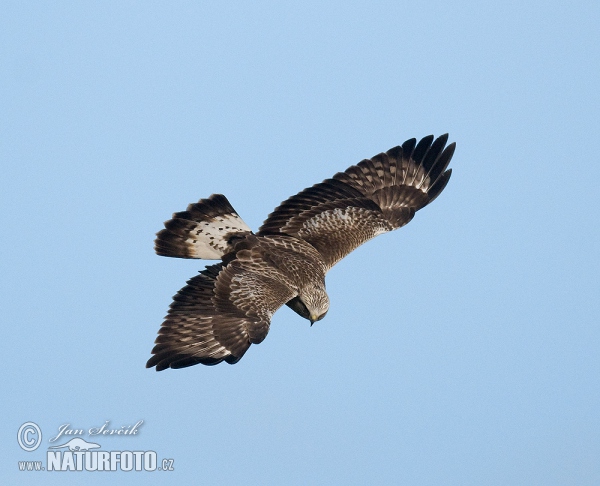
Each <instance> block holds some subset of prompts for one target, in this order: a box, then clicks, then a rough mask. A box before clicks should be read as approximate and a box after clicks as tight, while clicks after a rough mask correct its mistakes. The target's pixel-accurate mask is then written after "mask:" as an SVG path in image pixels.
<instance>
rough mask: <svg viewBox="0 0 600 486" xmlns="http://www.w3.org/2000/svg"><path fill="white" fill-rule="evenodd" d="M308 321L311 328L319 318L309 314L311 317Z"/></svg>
mask: <svg viewBox="0 0 600 486" xmlns="http://www.w3.org/2000/svg"><path fill="white" fill-rule="evenodd" d="M308 320H309V321H310V327H312V325H313V324H314V323H315V322H317V321H318V320H319V316H315V315H312V314H311V316H310V318H309V319H308Z"/></svg>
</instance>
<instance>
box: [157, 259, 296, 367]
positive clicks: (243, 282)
mask: <svg viewBox="0 0 600 486" xmlns="http://www.w3.org/2000/svg"><path fill="white" fill-rule="evenodd" d="M275 277H276V275H274V278H270V277H269V276H268V275H265V274H264V273H256V272H251V271H248V270H247V269H246V268H244V267H243V264H242V262H240V261H239V260H233V261H231V262H229V263H228V264H224V263H218V264H216V265H212V266H209V267H207V268H206V269H205V270H204V271H202V272H201V273H200V275H197V276H196V277H194V278H192V279H190V280H189V281H188V282H187V285H186V286H185V287H184V288H182V289H181V290H180V291H179V292H178V293H177V295H175V297H174V298H173V303H172V304H171V307H170V308H169V312H168V314H167V317H166V318H165V321H164V323H163V324H162V327H161V328H160V330H159V333H158V337H157V338H156V346H154V349H153V350H152V354H153V355H154V356H152V358H150V360H148V363H147V364H146V367H147V368H152V367H153V366H156V371H161V370H163V369H165V368H169V367H171V368H185V367H187V366H192V365H195V364H199V363H202V364H205V365H214V364H217V363H220V362H221V361H226V362H227V363H230V364H234V363H237V362H238V361H239V360H240V359H241V358H242V356H243V355H244V353H245V352H246V351H247V350H248V348H249V347H250V344H258V343H260V342H261V341H262V340H263V339H264V338H265V337H266V335H267V333H268V332H269V324H270V319H271V316H272V315H273V313H274V312H275V311H276V310H277V309H279V307H281V306H282V305H283V304H285V303H286V302H288V301H289V300H290V299H291V298H293V297H294V296H295V295H296V294H295V293H294V292H293V291H292V290H291V289H290V288H289V287H288V286H287V285H285V283H284V282H283V281H281V280H277V279H276V278H275Z"/></svg>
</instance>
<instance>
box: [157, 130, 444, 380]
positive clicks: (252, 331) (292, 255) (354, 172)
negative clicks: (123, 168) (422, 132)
mask: <svg viewBox="0 0 600 486" xmlns="http://www.w3.org/2000/svg"><path fill="white" fill-rule="evenodd" d="M447 141H448V135H447V134H446V135H442V136H441V137H438V138H437V139H435V140H434V137H433V136H432V135H430V136H427V137H425V138H423V139H421V141H419V143H417V141H416V139H410V140H407V141H406V142H404V143H403V144H402V145H401V146H398V147H394V148H392V149H390V150H388V151H387V152H385V153H381V154H379V155H376V156H375V157H373V158H371V159H366V160H363V161H362V162H360V163H359V164H357V165H353V166H352V167H350V168H348V169H347V170H346V171H344V172H339V173H337V174H336V175H334V176H333V178H331V179H327V180H325V181H323V182H321V183H320V184H315V185H314V186H312V187H310V188H308V189H305V190H303V191H302V192H300V193H298V194H296V195H295V196H292V197H290V198H289V199H287V200H286V201H284V202H283V203H281V205H280V206H278V207H277V208H276V209H275V211H273V212H272V213H271V214H270V215H269V217H268V218H267V219H266V220H265V222H264V223H263V225H262V226H261V227H260V228H259V230H258V232H257V233H256V234H254V233H253V232H252V230H251V229H250V228H249V227H248V225H247V224H246V223H244V221H243V220H242V219H241V218H240V217H239V215H238V214H237V212H236V211H235V210H234V209H233V207H232V206H231V204H230V203H229V201H228V200H227V198H226V197H225V196H223V195H221V194H213V195H212V196H210V197H209V198H208V199H201V200H200V201H198V202H197V203H194V204H190V205H189V206H188V208H187V210H186V211H182V212H179V213H175V214H173V218H172V219H170V220H169V221H167V222H166V223H165V229H163V230H161V231H159V232H158V233H157V237H156V241H155V249H156V253H157V254H159V255H162V256H170V257H177V258H203V259H209V260H211V259H212V260H214V259H220V260H221V261H220V262H219V263H217V264H215V265H211V266H208V267H206V269H205V270H203V271H201V272H200V274H199V275H197V276H195V277H193V278H191V279H190V280H189V281H188V282H187V285H186V286H185V287H183V288H182V289H181V290H180V291H179V292H178V293H177V295H175V297H173V303H172V304H171V306H170V308H169V312H168V314H167V317H166V318H165V320H164V322H163V324H162V326H161V328H160V330H159V331H158V337H157V338H156V345H155V346H154V348H153V349H152V354H153V356H152V357H151V358H150V359H149V360H148V363H147V364H146V367H148V368H151V367H154V366H156V370H157V371H161V370H163V369H166V368H184V367H187V366H192V365H195V364H200V363H201V364H205V365H214V364H217V363H220V362H222V361H226V362H227V363H230V364H234V363H237V362H238V361H239V360H240V359H241V358H242V356H243V355H244V353H245V352H246V351H247V350H248V348H249V347H250V345H251V344H258V343H260V342H262V340H263V339H264V338H265V337H266V335H267V333H268V332H269V325H270V321H271V316H272V315H273V314H274V313H275V311H276V310H277V309H279V308H280V307H281V306H282V305H284V304H286V305H288V306H289V307H290V308H292V309H293V310H294V311H295V312H297V313H298V314H300V315H301V316H302V317H304V318H306V319H308V320H309V321H310V322H311V325H312V324H313V323H314V322H315V321H318V320H320V319H322V318H323V317H324V316H325V314H326V313H327V310H328V309H329V298H328V296H327V293H326V292H325V274H326V273H327V271H328V270H329V269H330V268H331V267H332V266H333V265H335V264H336V263H337V262H338V261H340V260H341V259H342V258H344V257H345V256H346V255H347V254H348V253H350V252H351V251H352V250H354V249H355V248H357V247H358V246H360V245H362V244H363V243H365V242H366V241H368V240H370V239H371V238H373V237H375V236H377V235H379V234H382V233H386V232H388V231H392V230H395V229H397V228H400V227H402V226H404V225H405V224H407V223H408V222H409V221H410V220H411V219H412V218H413V216H414V215H415V212H416V211H418V210H419V209H421V208H423V207H425V206H427V205H428V204H429V203H430V202H431V201H433V200H434V199H435V198H436V197H437V196H438V195H439V194H440V193H441V192H442V190H443V189H444V187H446V184H447V183H448V180H449V179H450V175H451V173H452V170H451V169H448V170H447V167H448V164H449V163H450V159H451V158H452V155H453V154H454V148H455V144H454V143H451V144H449V145H448V146H446V142H447Z"/></svg>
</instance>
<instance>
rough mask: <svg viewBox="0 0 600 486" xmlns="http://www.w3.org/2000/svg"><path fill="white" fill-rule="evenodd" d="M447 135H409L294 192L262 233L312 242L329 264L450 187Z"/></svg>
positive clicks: (398, 223) (406, 218)
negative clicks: (397, 142) (410, 137)
mask: <svg viewBox="0 0 600 486" xmlns="http://www.w3.org/2000/svg"><path fill="white" fill-rule="evenodd" d="M447 141H448V135H447V134H446V135H442V136H441V137H439V138H437V139H436V140H435V141H434V139H433V136H432V135H430V136H428V137H425V138H423V139H422V140H421V141H420V142H419V143H418V144H417V143H416V140H415V139H411V140H407V141H406V142H404V144H402V146H398V147H394V148H392V149H390V150H388V151H387V152H385V153H381V154H379V155H376V156H375V157H373V158H372V159H367V160H363V161H362V162H360V163H359V164H358V165H353V166H352V167H350V168H348V169H347V170H346V171H344V172H339V173H337V174H336V175H334V176H333V178H332V179H327V180H325V181H323V182H322V183H320V184H316V185H314V186H312V187H310V188H308V189H305V190H303V191H302V192H300V193H298V194H297V195H295V196H292V197H290V198H289V199H287V200H286V201H284V202H283V203H281V205H280V206H278V207H277V208H276V209H275V211H273V212H272V213H271V214H270V215H269V217H268V218H267V219H266V220H265V222H264V223H263V225H262V226H261V227H260V229H259V232H258V234H259V235H268V234H281V233H283V234H287V235H290V236H296V237H298V238H302V239H304V240H305V241H307V242H308V243H310V244H311V245H313V246H314V247H315V248H316V249H317V250H318V251H319V253H320V254H321V256H322V257H323V260H324V261H325V263H326V265H327V266H328V268H331V267H332V266H333V265H335V263H337V262H338V261H339V260H341V259H342V258H344V257H345V256H346V255H347V254H348V253H350V252H351V251H352V250H354V249H355V248H357V247H358V246H360V245H362V244H363V243H365V242H366V241H368V240H370V239H371V238H373V237H375V236H377V235H379V234H381V233H385V232H388V231H392V230H394V229H397V228H400V227H401V226H404V225H405V224H407V223H408V222H409V221H410V220H411V219H412V218H413V216H414V214H415V212H416V211H418V210H419V209H421V208H423V207H425V206H426V205H427V204H429V203H430V202H431V201H433V200H434V199H435V198H436V197H437V196H438V195H439V194H440V193H441V192H442V190H443V189H444V187H446V184H447V183H448V180H449V179H450V175H451V173H452V170H451V169H449V170H446V168H447V167H448V164H449V163H450V159H451V158H452V155H453V154H454V148H455V144H454V143H452V144H450V145H448V146H447V147H446V148H444V147H445V145H446V142H447Z"/></svg>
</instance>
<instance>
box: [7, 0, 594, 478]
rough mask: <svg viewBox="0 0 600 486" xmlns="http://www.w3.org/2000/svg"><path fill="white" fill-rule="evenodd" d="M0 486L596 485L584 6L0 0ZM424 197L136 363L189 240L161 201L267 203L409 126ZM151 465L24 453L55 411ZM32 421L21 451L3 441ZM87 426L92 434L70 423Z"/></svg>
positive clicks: (392, 141)
mask: <svg viewBox="0 0 600 486" xmlns="http://www.w3.org/2000/svg"><path fill="white" fill-rule="evenodd" d="M0 12H1V13H0V91H1V99H0V130H1V135H0V157H1V164H2V176H3V177H2V181H3V182H2V189H1V191H0V202H1V205H0V207H1V212H0V214H1V218H2V221H1V223H2V231H1V232H0V245H1V259H2V270H1V272H0V286H1V293H0V295H1V300H2V313H1V316H2V317H1V320H2V334H3V339H2V341H1V344H0V346H1V349H0V351H1V353H2V357H3V360H4V366H3V372H2V400H1V403H0V409H1V410H0V411H1V414H2V420H1V421H0V423H1V429H0V430H1V431H2V436H1V441H0V452H1V453H2V456H1V459H0V479H1V480H2V483H3V484H17V482H18V483H19V484H83V483H82V481H84V482H85V483H86V484H91V485H95V484H108V483H110V484H165V483H166V482H170V483H172V484H244V485H246V484H248V485H260V484H294V485H295V484H297V485H306V484H418V485H440V484H456V485H459V484H460V485H480V484H489V485H507V484H511V485H512V484H523V485H532V484H540V485H562V484H590V485H591V484H599V483H600V326H599V324H600V322H599V321H600V305H599V300H600V299H599V296H600V285H599V273H600V230H599V227H600V226H599V224H598V218H599V210H600V200H599V199H600V198H599V196H598V178H599V167H600V161H599V156H598V147H599V146H600V137H599V133H600V89H599V87H600V30H599V29H598V25H599V23H600V3H598V2H597V1H581V2H548V1H543V2H542V1H529V2H523V1H506V0H504V1H501V2H500V1H498V2H475V1H473V2H441V1H439V2H423V1H408V2H380V1H370V2H285V3H284V2H265V1H258V2H231V3H225V2H124V1H119V2H23V1H14V2H13V1H5V2H3V3H2V7H1V8H0ZM445 132H449V133H450V141H455V142H456V143H457V150H456V153H455V156H454V160H453V161H452V167H453V169H454V172H453V176H452V179H451V181H450V183H449V185H448V187H447V188H446V190H445V191H444V193H443V194H442V195H441V196H440V197H439V198H438V199H437V200H436V201H435V202H434V203H433V204H432V205H431V206H429V207H427V208H425V209H424V210H423V211H421V212H419V213H418V214H417V216H416V217H415V219H414V220H413V221H412V222H411V223H410V224H409V225H408V226H407V227H405V228H403V229H401V230H399V231H397V232H393V233H390V234H386V235H383V236H380V237H378V238H376V239H375V240H373V241H371V242H369V243H368V244H366V245H364V246H363V247H361V248H359V249H358V250H357V251H355V252H354V253H352V254H351V255H350V256H349V257H347V258H346V259H345V260H343V261H342V262H341V263H340V264H339V265H337V266H336V267H334V269H333V270H332V271H331V272H330V274H329V275H328V278H327V289H328V292H329V295H330V298H331V302H332V305H331V310H330V311H329V313H328V315H327V317H326V318H325V319H324V320H323V321H320V322H318V323H317V324H315V325H314V326H313V327H312V328H310V327H309V323H308V322H307V321H306V320H304V319H301V318H300V317H299V316H297V315H296V314H294V313H293V312H292V311H291V310H290V309H288V308H284V309H282V310H280V311H279V312H278V313H277V314H276V315H275V316H274V318H273V321H272V326H271V332H270V334H269V335H268V337H267V339H266V340H265V341H264V342H263V343H262V344H260V345H259V346H253V347H251V348H250V350H249V352H248V353H247V354H246V356H245V357H244V358H243V359H242V360H241V361H240V362H239V363H238V364H237V365H234V366H229V365H227V364H221V365H219V366H215V367H204V366H194V367H191V368H187V369H183V370H167V371H164V372H161V373H156V372H155V371H154V370H147V369H145V367H144V365H145V363H146V360H147V359H148V358H149V356H150V350H151V348H152V346H153V342H154V339H155V337H156V333H157V331H158V328H159V326H160V324H161V322H162V318H163V316H164V315H165V313H166V310H167V308H168V306H169V304H170V302H171V297H172V295H173V294H175V293H176V291H177V290H178V289H179V288H181V287H182V286H183V285H184V284H185V281H186V280H187V279H188V278H190V277H192V276H193V275H195V274H196V272H197V271H198V270H200V269H202V268H203V267H204V264H205V263H204V262H202V261H196V260H178V259H168V258H162V257H158V256H156V255H155V254H154V251H153V239H154V234H155V233H156V232H157V231H158V230H160V229H161V228H162V223H163V221H165V220H167V219H169V218H170V216H171V213H173V212H175V211H181V210H184V209H185V207H186V206H187V204H188V203H190V202H194V201H196V200H198V199H199V198H201V197H208V196H209V195H210V194H212V193H223V194H225V195H226V196H227V197H228V198H229V200H230V201H231V203H232V204H233V206H234V207H235V208H236V209H237V210H238V212H239V213H240V215H241V216H242V217H243V219H244V220H245V221H246V222H247V223H248V224H249V225H250V226H251V227H252V228H254V229H256V228H258V226H259V225H260V224H261V222H262V221H263V220H264V218H265V217H266V216H267V214H268V213H269V212H270V211H271V210H272V209H273V208H274V207H275V206H276V205H277V204H279V203H280V202H281V201H282V200H284V199H285V198H287V197H288V196H290V195H292V194H295V193H297V192H298V191H300V190H302V189H303V188H305V187H307V186H310V185H312V184H314V183H317V182H320V181H321V180H323V179H325V178H327V177H330V176H332V175H333V174H334V173H336V172H338V171H341V170H344V169H346V168H347V167H348V166H350V165H352V164H355V163H357V162H359V161H360V160H361V159H363V158H367V157H371V156H373V155H375V154H377V153H379V152H382V151H385V150H387V149H389V148H390V147H393V146H395V145H398V144H400V143H402V142H404V141H405V140H406V139H408V138H411V137H417V138H420V137H422V136H425V135H428V134H430V133H431V134H435V135H440V134H442V133H445ZM106 420H110V425H111V426H112V427H114V428H119V427H121V426H122V425H128V424H133V423H135V422H137V421H138V420H144V424H143V426H142V428H141V429H140V433H139V435H137V436H136V437H112V438H102V439H101V440H100V439H99V440H98V442H99V443H101V445H102V448H103V450H154V451H156V452H157V454H158V457H159V459H161V458H165V457H166V458H174V459H175V463H174V466H175V471H173V472H168V473H167V472H158V471H157V472H153V473H139V472H138V473H136V472H131V473H86V472H65V473H50V472H38V473H34V472H19V471H18V467H17V462H18V461H21V460H42V459H44V458H45V451H46V450H47V447H48V446H49V445H51V444H50V443H49V442H48V439H49V438H50V437H52V436H53V435H55V434H56V432H57V430H58V427H59V426H60V425H62V424H65V423H68V424H71V427H73V428H82V429H88V428H90V427H92V426H98V425H102V424H103V423H104V422H105V421H106ZM27 421H33V422H35V423H37V424H38V425H39V426H40V427H41V429H42V431H43V443H42V446H41V447H40V448H39V449H38V450H37V451H35V452H31V453H27V452H25V451H23V450H21V448H20V447H19V446H18V444H17V440H16V436H17V430H18V428H19V427H20V425H21V424H23V423H24V422H27ZM88 439H89V438H88Z"/></svg>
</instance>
